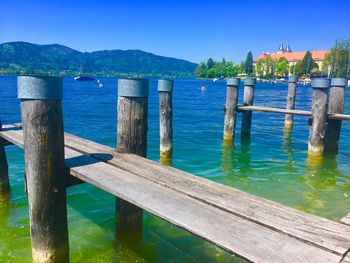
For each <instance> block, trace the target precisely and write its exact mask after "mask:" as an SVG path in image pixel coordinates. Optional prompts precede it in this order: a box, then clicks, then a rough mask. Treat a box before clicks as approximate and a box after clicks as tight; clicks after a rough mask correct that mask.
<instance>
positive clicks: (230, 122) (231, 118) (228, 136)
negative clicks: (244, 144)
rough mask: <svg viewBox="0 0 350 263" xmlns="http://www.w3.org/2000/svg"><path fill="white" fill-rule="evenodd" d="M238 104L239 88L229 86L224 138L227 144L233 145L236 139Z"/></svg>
mask: <svg viewBox="0 0 350 263" xmlns="http://www.w3.org/2000/svg"><path fill="white" fill-rule="evenodd" d="M237 102H238V86H227V93H226V105H225V109H226V110H225V123H224V138H223V139H224V142H227V143H232V142H233V141H234V137H235V128H236V107H237Z"/></svg>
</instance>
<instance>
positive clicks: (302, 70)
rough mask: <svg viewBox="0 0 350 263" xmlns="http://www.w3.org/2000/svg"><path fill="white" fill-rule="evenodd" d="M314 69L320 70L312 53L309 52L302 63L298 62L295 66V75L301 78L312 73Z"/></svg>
mask: <svg viewBox="0 0 350 263" xmlns="http://www.w3.org/2000/svg"><path fill="white" fill-rule="evenodd" d="M314 68H318V65H317V63H316V62H315V61H314V60H313V58H312V56H311V53H310V51H307V52H306V53H305V56H304V58H303V60H302V61H300V62H298V63H297V64H296V65H295V75H297V76H301V75H305V76H307V75H308V74H309V73H310V71H311V70H312V69H314Z"/></svg>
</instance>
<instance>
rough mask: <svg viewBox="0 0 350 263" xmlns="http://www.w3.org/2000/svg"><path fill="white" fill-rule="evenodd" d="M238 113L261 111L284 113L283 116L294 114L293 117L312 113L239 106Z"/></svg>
mask: <svg viewBox="0 0 350 263" xmlns="http://www.w3.org/2000/svg"><path fill="white" fill-rule="evenodd" d="M238 111H261V112H270V113H283V114H292V115H302V116H311V112H310V111H303V110H290V109H279V108H273V107H265V106H238Z"/></svg>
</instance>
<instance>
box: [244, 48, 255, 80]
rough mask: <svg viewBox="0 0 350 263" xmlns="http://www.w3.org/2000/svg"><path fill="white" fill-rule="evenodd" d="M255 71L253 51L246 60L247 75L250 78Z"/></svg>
mask: <svg viewBox="0 0 350 263" xmlns="http://www.w3.org/2000/svg"><path fill="white" fill-rule="evenodd" d="M253 70H254V66H253V54H252V52H251V51H249V52H248V54H247V58H246V60H245V73H246V74H247V75H248V76H252V75H253Z"/></svg>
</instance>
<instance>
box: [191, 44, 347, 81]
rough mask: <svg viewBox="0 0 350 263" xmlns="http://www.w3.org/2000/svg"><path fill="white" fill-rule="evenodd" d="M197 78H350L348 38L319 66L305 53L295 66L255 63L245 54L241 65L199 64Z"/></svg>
mask: <svg viewBox="0 0 350 263" xmlns="http://www.w3.org/2000/svg"><path fill="white" fill-rule="evenodd" d="M195 73H196V76H197V77H198V78H219V77H236V76H237V75H238V74H246V75H247V76H255V77H258V78H261V79H274V78H286V77H288V76H289V75H293V76H298V77H326V76H327V77H344V78H346V77H347V78H349V77H350V39H344V40H338V41H337V42H336V44H335V45H334V46H333V47H332V48H331V49H330V52H329V53H328V54H327V55H326V56H325V59H324V61H323V63H322V66H321V67H320V66H319V65H318V64H317V63H316V62H315V61H314V60H313V58H312V54H311V52H310V51H307V52H306V53H305V55H304V58H303V59H302V60H301V61H299V62H297V63H291V64H290V63H288V61H287V59H286V58H285V57H281V58H279V59H278V60H274V59H272V58H271V57H270V56H266V57H264V58H261V59H259V60H258V61H256V62H255V63H254V61H253V54H252V52H251V51H249V52H248V54H247V57H246V60H245V61H242V62H241V63H240V64H235V63H234V62H226V61H225V59H223V60H222V61H221V62H217V61H214V60H213V59H211V58H210V59H208V61H207V62H206V63H205V62H201V63H200V64H199V65H198V67H197V69H196V72H195Z"/></svg>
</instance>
